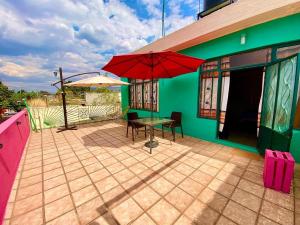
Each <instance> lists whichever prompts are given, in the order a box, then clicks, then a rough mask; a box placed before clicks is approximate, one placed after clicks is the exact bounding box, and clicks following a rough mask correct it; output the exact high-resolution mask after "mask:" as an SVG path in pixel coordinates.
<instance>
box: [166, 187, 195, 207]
mask: <svg viewBox="0 0 300 225" xmlns="http://www.w3.org/2000/svg"><path fill="white" fill-rule="evenodd" d="M165 198H166V200H167V201H168V202H170V203H171V204H172V205H174V206H175V207H176V208H177V209H178V210H179V211H180V212H183V211H184V210H185V209H186V208H187V207H188V206H189V205H190V204H191V202H192V201H193V199H194V198H193V197H192V196H190V195H189V194H187V193H186V192H184V191H183V190H181V189H180V188H177V187H176V188H174V189H173V190H172V191H171V192H170V193H169V194H167V195H166V197H165Z"/></svg>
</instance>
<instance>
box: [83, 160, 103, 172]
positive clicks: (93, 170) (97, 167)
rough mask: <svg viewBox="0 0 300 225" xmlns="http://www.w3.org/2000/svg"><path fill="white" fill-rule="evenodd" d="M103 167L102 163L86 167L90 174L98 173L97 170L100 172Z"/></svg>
mask: <svg viewBox="0 0 300 225" xmlns="http://www.w3.org/2000/svg"><path fill="white" fill-rule="evenodd" d="M102 168H103V166H102V164H101V163H99V162H96V163H93V164H91V165H88V166H85V169H86V171H87V172H88V173H93V172H96V171H97V170H100V169H102Z"/></svg>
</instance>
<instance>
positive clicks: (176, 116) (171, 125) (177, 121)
mask: <svg viewBox="0 0 300 225" xmlns="http://www.w3.org/2000/svg"><path fill="white" fill-rule="evenodd" d="M181 117H182V113H181V112H172V114H171V117H170V119H171V120H174V121H173V122H171V123H167V124H163V125H162V127H161V129H162V137H163V138H164V127H167V128H170V129H171V131H172V134H173V141H175V128H176V127H180V128H181V136H182V138H183V131H182V123H181Z"/></svg>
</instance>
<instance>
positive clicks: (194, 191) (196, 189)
mask: <svg viewBox="0 0 300 225" xmlns="http://www.w3.org/2000/svg"><path fill="white" fill-rule="evenodd" d="M178 187H179V188H181V189H182V190H184V191H185V192H186V193H189V194H190V195H192V196H193V197H196V196H197V195H198V194H199V193H200V192H201V191H202V190H203V189H204V186H203V185H202V184H199V183H198V182H196V181H194V180H192V179H190V178H187V179H185V180H184V181H183V182H182V183H180V184H179V185H178Z"/></svg>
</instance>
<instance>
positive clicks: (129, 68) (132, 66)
mask: <svg viewBox="0 0 300 225" xmlns="http://www.w3.org/2000/svg"><path fill="white" fill-rule="evenodd" d="M139 63H140V62H139V61H138V60H137V62H136V63H135V64H134V65H133V66H132V67H130V68H129V69H128V70H126V71H125V72H123V73H122V75H121V76H124V74H125V73H128V72H129V71H130V70H131V69H132V68H133V67H135V66H136V65H137V64H139Z"/></svg>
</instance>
